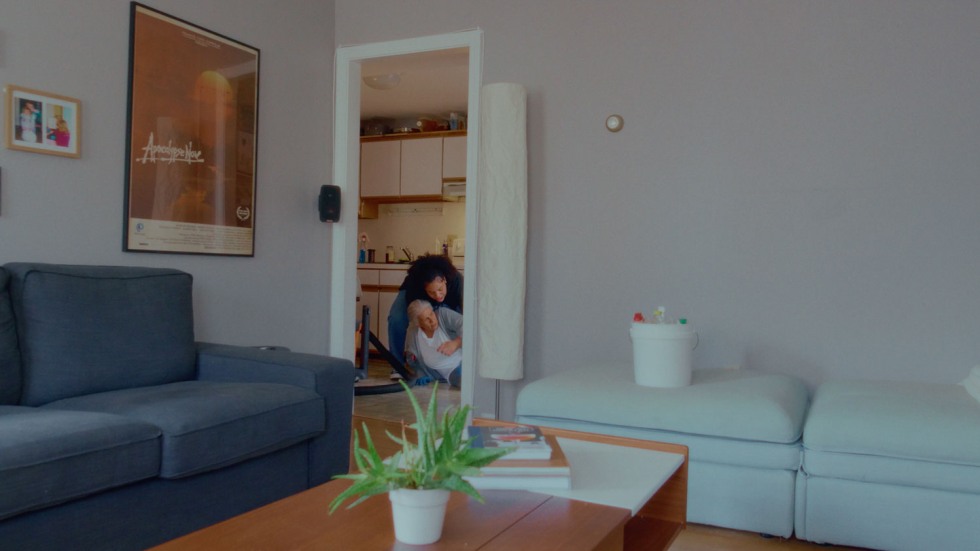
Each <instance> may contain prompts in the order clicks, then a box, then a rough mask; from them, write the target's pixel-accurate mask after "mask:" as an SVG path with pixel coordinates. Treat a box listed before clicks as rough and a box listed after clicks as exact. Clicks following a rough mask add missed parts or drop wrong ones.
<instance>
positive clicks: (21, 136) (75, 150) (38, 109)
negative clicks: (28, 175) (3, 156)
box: [4, 85, 82, 159]
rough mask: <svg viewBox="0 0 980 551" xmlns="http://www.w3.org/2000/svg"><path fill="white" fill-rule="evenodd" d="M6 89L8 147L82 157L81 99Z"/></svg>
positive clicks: (11, 88)
mask: <svg viewBox="0 0 980 551" xmlns="http://www.w3.org/2000/svg"><path fill="white" fill-rule="evenodd" d="M4 92H5V97H4V112H5V115H6V116H5V117H4V121H5V127H4V134H5V136H6V145H7V149H17V150H20V151H30V152H32V153H45V154H48V155H61V156H63V157H74V158H76V159H77V158H78V157H81V155H82V148H81V145H82V138H81V135H82V104H81V102H79V101H78V100H77V99H75V98H69V97H67V96H61V95H58V94H51V93H48V92H41V91H39V90H31V89H30V88H21V87H20V86H14V85H8V86H7V87H6V88H4Z"/></svg>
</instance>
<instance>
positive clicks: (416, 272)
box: [401, 254, 463, 312]
mask: <svg viewBox="0 0 980 551" xmlns="http://www.w3.org/2000/svg"><path fill="white" fill-rule="evenodd" d="M438 277H441V278H443V279H445V280H446V291H447V292H446V297H445V300H444V301H443V302H442V303H441V304H440V303H437V302H435V301H433V300H432V299H431V298H430V297H429V296H428V294H427V293H426V292H425V286H426V285H428V284H429V283H431V282H432V280H434V279H436V278H438ZM401 288H402V289H404V290H405V300H406V302H407V303H409V304H410V303H411V302H412V301H414V300H417V299H423V300H428V301H429V302H430V303H432V305H433V306H436V307H438V306H440V305H444V306H448V307H450V308H452V309H453V310H456V311H457V312H462V311H463V275H462V274H460V273H459V270H457V269H456V266H453V263H452V261H451V260H450V259H449V257H448V256H445V255H441V254H426V255H422V256H420V257H418V258H416V259H415V261H414V262H412V265H411V266H409V268H408V274H407V275H406V276H405V281H404V282H402V286H401Z"/></svg>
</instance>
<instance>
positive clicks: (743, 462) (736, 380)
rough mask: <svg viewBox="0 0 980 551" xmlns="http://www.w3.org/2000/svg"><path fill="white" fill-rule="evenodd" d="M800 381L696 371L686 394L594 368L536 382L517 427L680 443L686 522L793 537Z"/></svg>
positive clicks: (609, 368)
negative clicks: (684, 459) (685, 460)
mask: <svg viewBox="0 0 980 551" xmlns="http://www.w3.org/2000/svg"><path fill="white" fill-rule="evenodd" d="M807 404H808V392H807V389H806V386H805V385H804V384H803V382H802V381H800V380H799V379H796V378H794V377H790V376H787V375H771V374H763V373H759V372H755V371H751V370H695V371H694V375H693V384H692V385H691V386H688V387H682V388H673V389H661V388H650V387H645V386H639V385H637V384H635V383H634V382H633V368H632V366H631V365H628V364H626V365H596V366H592V367H589V368H587V369H577V370H570V371H566V372H562V373H559V374H557V375H553V376H550V377H546V378H544V379H540V380H538V381H535V382H533V383H531V384H529V385H527V386H526V387H524V389H522V390H521V393H520V394H519V396H518V398H517V415H518V421H520V422H522V423H531V424H536V425H544V426H549V427H558V428H564V429H571V430H580V431H587V432H594V433H600V434H611V435H616V436H626V437H630V438H641V439H646V440H657V441H661V442H671V443H677V444H683V445H685V446H687V447H688V449H689V459H690V464H689V467H688V502H687V503H688V511H687V518H688V521H690V522H695V523H701V524H711V525H715V526H723V527H726V528H734V529H738V530H749V531H753V532H761V533H765V534H772V535H778V536H784V537H788V536H790V535H792V533H793V521H794V512H793V508H794V504H795V497H794V494H795V491H796V489H795V486H796V474H797V471H798V469H799V467H800V450H801V448H800V435H801V434H802V430H803V420H804V417H805V412H806V409H807Z"/></svg>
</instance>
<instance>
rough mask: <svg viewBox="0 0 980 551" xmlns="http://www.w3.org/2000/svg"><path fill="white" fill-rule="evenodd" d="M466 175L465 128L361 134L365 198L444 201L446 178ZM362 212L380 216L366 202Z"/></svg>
mask: <svg viewBox="0 0 980 551" xmlns="http://www.w3.org/2000/svg"><path fill="white" fill-rule="evenodd" d="M465 179H466V132H465V131H449V132H429V133H425V134H408V135H397V136H391V135H388V136H370V137H364V138H361V182H360V188H361V189H360V197H361V199H362V202H367V203H373V204H375V205H376V204H378V203H399V202H415V201H418V202H421V201H442V200H443V199H444V198H443V186H442V184H443V182H445V181H449V182H462V181H465ZM449 200H455V199H449ZM358 215H359V217H360V218H374V217H376V216H377V215H376V214H374V213H372V212H371V211H369V210H367V211H366V210H365V209H364V208H363V205H362V208H361V209H359V212H358Z"/></svg>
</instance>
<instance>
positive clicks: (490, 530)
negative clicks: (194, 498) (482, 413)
mask: <svg viewBox="0 0 980 551" xmlns="http://www.w3.org/2000/svg"><path fill="white" fill-rule="evenodd" d="M476 423H477V424H494V423H495V422H492V421H484V420H477V421H476ZM542 431H543V432H545V433H546V434H553V435H555V436H557V437H559V438H560V439H572V440H579V441H584V442H588V443H599V444H602V445H608V446H623V447H626V448H634V449H639V450H652V451H653V452H665V453H667V454H678V455H680V456H682V458H681V461H679V467H677V468H676V470H675V471H674V472H673V473H672V474H669V475H668V476H667V478H666V481H665V482H664V483H663V484H662V485H661V486H660V487H659V488H650V489H649V490H650V491H649V492H648V493H649V494H652V497H650V498H649V499H648V500H647V501H646V503H645V504H642V506H640V507H638V508H633V509H636V513H635V514H634V513H633V510H631V508H630V507H629V506H625V507H618V506H610V505H607V504H601V503H590V502H588V501H581V500H580V499H578V498H572V497H558V496H554V495H547V494H541V493H535V492H528V491H521V490H514V491H511V490H484V491H482V492H481V494H482V495H483V496H484V498H485V499H486V503H482V504H481V503H479V502H477V501H476V500H473V499H470V498H468V497H467V496H465V495H463V494H459V493H454V494H453V495H452V497H451V498H450V500H449V506H448V509H447V512H446V521H445V526H444V528H443V534H442V539H440V540H439V541H438V542H436V543H434V544H431V545H424V546H413V545H406V544H402V543H400V542H398V541H396V540H395V535H394V530H393V527H392V522H391V506H390V504H389V502H388V497H387V496H386V495H380V496H374V497H372V498H370V499H368V500H366V501H365V502H363V503H361V504H360V505H358V506H356V507H354V508H353V509H343V508H342V509H338V510H337V511H335V512H334V514H332V515H330V514H328V513H327V505H328V504H329V503H330V501H331V500H332V499H333V498H334V497H335V496H336V495H337V494H339V493H340V492H342V491H343V490H344V489H345V488H347V487H348V486H349V485H350V483H351V482H350V481H348V480H335V481H333V482H329V483H327V484H323V485H321V486H318V487H316V488H312V489H310V490H307V491H304V492H301V493H299V494H296V495H294V496H290V497H288V498H285V499H282V500H280V501H277V502H274V503H270V504H269V505H266V506H264V507H260V508H258V509H255V510H253V511H249V512H247V513H244V514H242V515H239V516H237V517H234V518H231V519H229V520H227V521H224V522H221V523H219V524H216V525H214V526H210V527H208V528H204V529H202V530H199V531H197V532H194V533H191V534H188V535H186V536H184V537H181V538H178V539H176V540H173V541H171V542H168V543H165V544H163V545H161V546H159V547H157V548H156V549H159V550H177V549H180V550H188V549H200V550H208V551H211V550H221V549H229V550H230V549H234V550H242V549H256V550H278V549H290V550H292V549H310V550H313V549H317V550H320V549H339V550H358V551H360V550H364V551H372V550H405V551H407V550H415V549H426V550H429V549H431V550H443V549H444V550H453V551H457V550H461V549H466V550H470V549H473V550H481V551H493V550H497V551H519V550H534V551H542V550H555V551H557V550H561V551H578V550H581V551H612V550H644V551H646V550H656V549H666V548H668V547H669V546H670V544H671V542H673V540H674V538H675V537H676V536H677V534H678V533H679V532H680V531H681V530H682V529H683V528H684V526H685V525H686V519H687V448H686V447H684V446H678V445H673V444H663V443H658V442H649V441H644V440H634V439H630V438H620V437H612V436H604V435H596V434H590V433H582V432H574V431H566V430H556V429H549V428H545V427H542ZM560 441H564V440H560ZM590 445H591V444H590ZM567 451H568V450H567V449H566V452H567ZM569 462H570V463H571V465H572V485H573V490H572V494H571V495H572V496H575V493H574V492H575V486H576V480H578V478H577V477H578V475H577V473H576V460H575V457H574V456H573V455H569ZM580 463H585V462H584V461H582V462H580ZM589 499H591V498H589ZM600 501H601V499H600Z"/></svg>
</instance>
